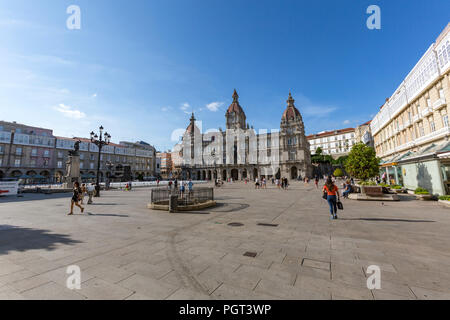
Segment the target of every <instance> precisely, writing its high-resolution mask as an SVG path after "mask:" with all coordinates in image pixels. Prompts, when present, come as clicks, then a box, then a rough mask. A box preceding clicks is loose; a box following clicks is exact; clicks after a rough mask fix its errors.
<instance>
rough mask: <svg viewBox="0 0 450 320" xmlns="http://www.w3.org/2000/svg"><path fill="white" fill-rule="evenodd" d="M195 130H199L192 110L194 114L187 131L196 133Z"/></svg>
mask: <svg viewBox="0 0 450 320" xmlns="http://www.w3.org/2000/svg"><path fill="white" fill-rule="evenodd" d="M195 130H198V128H197V126H196V125H195V117H194V112H192V116H191V119H190V122H189V125H188V127H187V128H186V132H188V133H192V134H193V133H194V131H195Z"/></svg>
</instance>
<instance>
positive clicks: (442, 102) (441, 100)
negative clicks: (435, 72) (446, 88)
mask: <svg viewBox="0 0 450 320" xmlns="http://www.w3.org/2000/svg"><path fill="white" fill-rule="evenodd" d="M446 105H447V101H446V100H445V98H439V99H437V100H436V101H435V102H434V103H433V110H439V109H440V108H442V107H445V106H446Z"/></svg>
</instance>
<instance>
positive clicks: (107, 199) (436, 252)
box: [0, 182, 450, 300]
mask: <svg viewBox="0 0 450 320" xmlns="http://www.w3.org/2000/svg"><path fill="white" fill-rule="evenodd" d="M149 196H150V189H135V190H134V191H132V192H119V191H111V192H108V191H106V192H103V193H102V197H101V198H100V199H94V201H95V204H94V205H91V206H87V208H86V211H85V212H87V214H83V215H82V214H80V212H78V211H76V215H74V216H71V217H69V216H67V215H66V214H67V210H68V206H69V204H70V195H67V197H64V196H63V195H58V196H52V195H31V194H25V195H24V197H25V198H26V199H25V198H21V199H19V198H17V199H13V200H14V201H10V200H8V198H0V299H38V300H40V299H67V300H69V299H81V300H82V299H117V300H119V299H130V300H142V299H144V300H146V299H175V300H177V299H305V300H310V299H318V300H322V299H333V300H343V299H366V300H372V299H380V300H385V299H401V300H409V299H450V296H449V292H450V274H448V272H447V271H448V270H450V251H448V243H450V234H449V232H448V230H450V210H449V208H447V207H444V206H441V205H438V204H437V203H435V202H424V201H400V202H395V203H394V202H391V203H385V204H384V205H381V203H379V202H361V201H352V200H344V201H345V203H344V207H345V210H344V211H342V212H340V214H339V217H340V219H339V220H333V221H330V219H329V213H328V205H327V203H326V202H325V201H323V200H322V199H321V192H320V190H316V189H315V187H314V186H312V185H304V184H303V183H296V182H292V185H291V187H290V190H288V191H282V190H278V189H277V188H276V187H273V186H272V185H270V184H269V185H268V188H267V189H266V190H255V189H254V188H253V187H252V186H250V185H245V184H243V183H233V184H225V185H224V187H222V188H218V189H216V190H215V196H216V200H217V202H218V203H219V206H217V207H216V208H212V209H208V210H204V211H202V212H198V213H196V212H194V213H173V214H169V213H168V212H163V211H152V210H149V209H147V207H146V204H147V202H148V199H149ZM28 197H29V198H30V199H28ZM21 200H27V201H21ZM76 210H77V209H76ZM199 213H201V214H199ZM231 222H239V223H242V224H243V225H242V226H240V227H232V226H229V225H228V224H229V223H231ZM260 223H265V224H272V225H275V226H262V225H259V224H260ZM246 252H250V253H255V254H256V255H254V256H253V257H252V256H251V255H250V256H244V254H245V253H246ZM71 265H77V266H79V267H80V268H81V290H69V289H67V288H66V280H67V277H68V274H67V272H66V271H67V267H68V266H71ZM370 265H377V266H379V267H380V269H381V289H380V290H377V289H373V290H369V289H368V288H367V284H366V281H367V277H368V276H370V275H369V274H367V273H366V272H367V267H368V266H370Z"/></svg>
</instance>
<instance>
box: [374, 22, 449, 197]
mask: <svg viewBox="0 0 450 320" xmlns="http://www.w3.org/2000/svg"><path fill="white" fill-rule="evenodd" d="M449 70H450V23H449V24H448V25H447V27H446V28H445V29H444V30H443V31H442V33H441V34H440V35H439V37H438V38H437V39H436V41H435V42H434V43H433V44H431V45H430V47H429V48H428V49H427V50H426V52H425V54H424V55H423V56H422V57H421V58H420V60H419V61H418V62H417V64H416V65H415V66H414V67H413V68H412V70H411V71H410V72H409V74H408V75H407V76H406V78H405V79H404V80H403V81H402V82H401V83H400V85H399V86H398V88H397V89H396V90H395V92H394V93H393V94H392V95H391V96H390V97H389V98H388V99H386V102H385V103H384V104H383V106H382V107H381V110H380V111H379V112H378V114H377V115H376V116H375V118H374V119H373V120H372V122H371V131H372V135H373V137H374V145H375V150H376V153H377V155H378V156H379V157H380V158H381V159H382V168H383V172H386V173H387V175H388V177H389V179H388V180H389V182H391V183H397V184H403V185H404V186H405V187H407V188H410V189H415V188H416V187H423V188H426V189H428V190H429V191H430V192H432V193H436V194H447V193H448V192H449V188H448V186H449V185H450V155H449V153H448V149H449V144H448V138H449V137H450V126H449V116H448V113H449V109H448V106H447V101H449V99H450V80H449Z"/></svg>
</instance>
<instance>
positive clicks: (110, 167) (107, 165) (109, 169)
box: [106, 161, 114, 189]
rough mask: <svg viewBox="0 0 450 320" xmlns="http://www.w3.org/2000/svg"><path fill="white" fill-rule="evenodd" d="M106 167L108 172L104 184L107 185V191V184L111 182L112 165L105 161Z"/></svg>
mask: <svg viewBox="0 0 450 320" xmlns="http://www.w3.org/2000/svg"><path fill="white" fill-rule="evenodd" d="M106 167H107V168H108V171H109V177H108V180H107V182H106V184H107V185H106V187H107V189H109V183H110V182H111V176H112V168H113V167H114V164H113V163H112V162H111V161H106Z"/></svg>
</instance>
